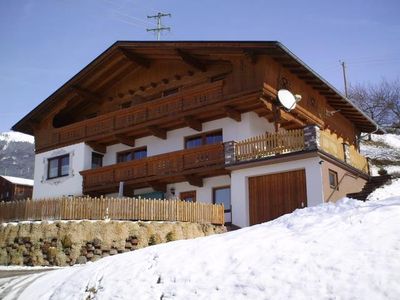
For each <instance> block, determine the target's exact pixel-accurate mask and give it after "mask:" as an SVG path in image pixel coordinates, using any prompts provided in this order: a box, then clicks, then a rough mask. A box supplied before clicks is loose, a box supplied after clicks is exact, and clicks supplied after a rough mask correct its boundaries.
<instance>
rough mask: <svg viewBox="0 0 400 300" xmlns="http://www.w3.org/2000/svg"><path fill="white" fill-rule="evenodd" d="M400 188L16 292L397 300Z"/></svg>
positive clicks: (106, 262) (136, 255) (82, 269)
mask: <svg viewBox="0 0 400 300" xmlns="http://www.w3.org/2000/svg"><path fill="white" fill-rule="evenodd" d="M399 195H400V191H397V196H396V197H393V198H389V199H386V200H381V201H370V202H361V201H355V200H350V199H343V200H341V201H339V202H337V203H336V204H324V205H320V206H317V207H310V208H305V209H301V210H296V211H295V212H294V213H292V214H288V215H285V216H283V217H281V218H279V219H276V220H275V221H272V222H268V223H265V224H261V225H257V226H252V227H249V228H245V229H241V230H238V231H235V232H230V233H226V234H221V235H216V236H210V237H205V238H198V239H194V240H187V241H177V242H172V243H168V244H163V245H157V246H152V247H148V248H145V249H142V250H138V251H135V252H129V253H125V254H120V255H117V256H113V257H108V258H104V259H101V260H100V261H97V262H95V263H90V264H87V265H84V266H77V267H71V268H66V269H61V270H56V271H52V272H49V273H46V274H45V275H43V274H40V275H35V276H36V277H26V279H25V281H24V280H21V278H19V279H18V280H19V281H18V285H19V286H23V285H24V283H27V282H28V281H29V280H33V279H35V278H37V279H36V280H35V281H34V282H33V283H31V284H30V285H29V286H27V284H25V287H26V286H27V287H26V289H25V290H24V291H22V293H21V295H20V299H63V300H65V299H94V298H95V299H400V251H399V249H400V235H399V232H400V218H399V216H400V196H399ZM9 284H11V283H9ZM5 288H6V287H5ZM17 292H18V293H20V292H21V291H19V290H18V289H13V290H12V291H11V289H10V294H9V295H8V296H7V297H9V298H11V296H12V294H14V295H15V293H17ZM7 297H6V298H5V299H7Z"/></svg>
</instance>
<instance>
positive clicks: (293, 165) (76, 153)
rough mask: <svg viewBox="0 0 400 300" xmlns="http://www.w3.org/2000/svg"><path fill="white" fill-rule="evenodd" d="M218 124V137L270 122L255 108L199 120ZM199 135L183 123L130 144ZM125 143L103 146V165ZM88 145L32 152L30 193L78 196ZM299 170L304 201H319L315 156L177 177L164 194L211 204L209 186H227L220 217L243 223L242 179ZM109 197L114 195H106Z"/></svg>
mask: <svg viewBox="0 0 400 300" xmlns="http://www.w3.org/2000/svg"><path fill="white" fill-rule="evenodd" d="M217 129H222V132H223V141H224V142H227V141H239V140H243V139H246V138H249V137H253V136H257V135H261V134H264V133H266V132H273V130H274V127H273V124H271V123H269V122H268V121H267V120H266V119H265V118H260V117H259V116H258V115H257V114H256V113H253V112H249V113H245V114H242V120H241V122H237V121H234V120H232V119H230V118H222V119H219V120H214V121H210V122H207V123H203V130H202V132H208V131H212V130H217ZM196 134H199V132H198V131H196V130H194V129H191V128H189V127H185V128H180V129H176V130H172V131H168V133H167V139H165V140H163V139H159V138H157V137H154V136H147V137H143V138H139V139H136V140H135V148H136V147H144V146H146V147H147V156H154V155H158V154H163V153H168V152H172V151H178V150H182V149H184V147H185V145H184V138H185V137H186V136H191V135H196ZM131 148H132V147H129V146H127V145H123V144H116V145H111V146H108V147H107V148H106V153H105V154H104V157H103V166H107V165H113V164H115V163H116V160H117V153H118V152H120V151H124V150H128V149H131ZM92 152H93V150H92V149H91V148H90V147H89V146H87V145H86V144H85V143H79V144H75V145H71V146H67V147H63V148H60V149H56V150H52V151H48V152H44V153H40V154H37V155H36V157H35V174H34V181H35V184H34V189H33V198H34V199H41V198H49V197H60V196H70V195H73V196H80V195H82V176H81V175H80V174H79V172H80V171H82V170H87V169H90V168H91V159H92ZM65 154H68V155H69V159H70V162H69V163H70V165H69V174H68V176H64V177H58V178H54V179H48V178H47V172H48V160H49V159H50V158H54V157H57V156H60V155H65ZM299 169H304V170H305V172H306V185H307V198H308V206H312V205H316V204H319V203H322V201H323V200H322V199H323V196H322V194H323V191H322V175H321V166H320V164H319V158H317V157H315V158H307V159H300V160H292V161H290V162H281V163H276V164H268V165H264V166H257V167H251V168H244V169H240V170H233V171H232V172H231V175H230V176H229V175H224V176H215V177H209V178H204V179H203V186H202V187H197V186H192V185H190V184H189V183H188V182H177V183H173V184H168V185H167V193H169V192H170V191H171V190H172V189H173V190H175V197H179V195H180V193H181V192H188V191H196V199H197V201H201V202H206V203H212V201H213V189H215V188H219V187H226V186H230V187H231V208H232V212H231V213H229V214H225V217H226V221H228V222H229V221H232V223H233V224H235V225H238V226H240V227H244V226H248V225H249V200H248V199H249V195H248V178H249V177H251V176H257V175H266V174H273V173H279V172H286V171H291V170H299ZM152 191H153V189H152V188H150V187H149V188H142V189H136V190H135V191H134V194H135V195H139V194H144V193H148V192H152ZM109 195H113V196H115V195H116V194H109Z"/></svg>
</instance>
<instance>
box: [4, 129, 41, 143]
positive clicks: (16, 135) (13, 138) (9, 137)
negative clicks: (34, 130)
mask: <svg viewBox="0 0 400 300" xmlns="http://www.w3.org/2000/svg"><path fill="white" fill-rule="evenodd" d="M0 141H6V142H27V143H31V144H33V143H34V142H35V138H34V137H33V136H32V135H28V134H24V133H20V132H15V131H8V132H2V133H0Z"/></svg>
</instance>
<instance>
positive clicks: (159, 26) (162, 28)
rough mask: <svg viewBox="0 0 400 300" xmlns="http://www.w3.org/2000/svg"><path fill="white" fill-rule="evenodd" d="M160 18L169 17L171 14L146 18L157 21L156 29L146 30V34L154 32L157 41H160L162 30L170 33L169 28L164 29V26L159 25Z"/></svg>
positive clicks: (160, 14) (159, 14)
mask: <svg viewBox="0 0 400 300" xmlns="http://www.w3.org/2000/svg"><path fill="white" fill-rule="evenodd" d="M162 17H171V14H164V13H160V12H159V13H158V14H156V15H154V16H147V18H148V19H152V18H153V19H157V27H156V28H148V29H146V30H147V32H149V31H154V32H156V34H157V41H159V40H160V34H161V31H163V30H168V31H170V30H171V27H165V26H163V25H162V24H161V18H162Z"/></svg>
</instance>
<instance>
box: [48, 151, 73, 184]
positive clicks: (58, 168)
mask: <svg viewBox="0 0 400 300" xmlns="http://www.w3.org/2000/svg"><path fill="white" fill-rule="evenodd" d="M68 174H69V154H65V155H61V156H57V157H53V158H49V160H48V168H47V179H52V178H57V177H63V176H68Z"/></svg>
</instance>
